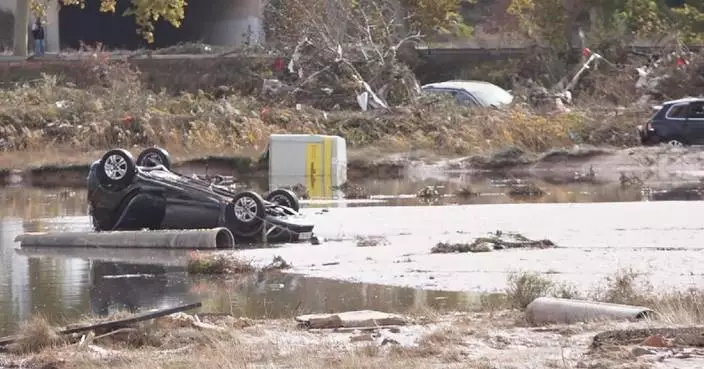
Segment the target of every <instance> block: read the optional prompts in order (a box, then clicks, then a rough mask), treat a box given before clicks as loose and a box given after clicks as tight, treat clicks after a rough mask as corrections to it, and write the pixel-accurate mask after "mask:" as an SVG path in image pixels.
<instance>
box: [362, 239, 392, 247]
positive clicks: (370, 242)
mask: <svg viewBox="0 0 704 369" xmlns="http://www.w3.org/2000/svg"><path fill="white" fill-rule="evenodd" d="M386 245H390V242H389V240H388V239H386V237H384V236H368V237H361V236H357V247H374V246H386Z"/></svg>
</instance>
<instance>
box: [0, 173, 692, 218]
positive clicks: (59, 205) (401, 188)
mask: <svg viewBox="0 0 704 369" xmlns="http://www.w3.org/2000/svg"><path fill="white" fill-rule="evenodd" d="M513 182H516V180H506V179H504V180H495V179H483V180H478V181H474V182H438V181H433V180H425V181H408V180H384V181H381V180H369V181H366V182H365V183H363V184H361V185H360V186H362V188H363V189H364V192H365V193H367V194H370V195H371V200H373V201H369V200H366V201H365V200H364V199H359V200H348V201H343V202H335V201H325V200H316V201H302V206H304V207H351V206H384V205H387V206H388V205H392V206H401V205H420V204H423V203H426V202H424V201H423V200H422V199H419V198H417V197H416V193H418V192H419V191H420V190H421V189H423V188H425V187H427V186H436V187H437V188H438V192H439V194H440V195H443V194H444V195H447V196H445V197H444V198H442V197H440V198H435V199H433V201H432V202H431V203H432V204H438V205H442V204H505V203H516V202H532V203H556V202H557V203H565V202H620V201H641V200H648V199H649V200H673V199H681V200H690V199H700V198H701V196H700V195H698V196H699V197H696V196H695V197H693V196H691V194H687V195H686V196H685V194H684V193H682V194H680V193H677V192H675V193H671V192H668V193H667V195H662V194H661V192H657V191H651V195H650V197H648V195H647V194H644V193H643V191H641V189H640V188H622V187H621V186H620V185H618V184H592V183H572V184H565V185H554V184H549V183H546V182H541V181H532V182H533V183H534V184H535V185H536V186H538V187H539V188H540V189H542V190H543V191H545V192H546V194H545V196H542V197H533V198H523V199H520V198H512V197H510V196H508V195H507V192H508V190H509V188H510V186H512V185H514V183H513ZM518 183H520V182H518ZM467 190H471V192H474V193H477V194H478V196H465V197H463V196H454V195H457V194H461V193H463V192H467ZM351 195H355V194H351ZM86 214H88V203H87V200H86V191H85V190H83V189H75V190H67V189H51V190H49V189H38V188H22V187H15V188H0V218H5V217H18V218H21V219H34V220H36V219H45V218H55V217H71V216H85V215H86Z"/></svg>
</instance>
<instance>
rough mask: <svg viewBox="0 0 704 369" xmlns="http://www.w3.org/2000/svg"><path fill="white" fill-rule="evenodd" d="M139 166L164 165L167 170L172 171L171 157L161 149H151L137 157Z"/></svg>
mask: <svg viewBox="0 0 704 369" xmlns="http://www.w3.org/2000/svg"><path fill="white" fill-rule="evenodd" d="M137 165H139V166H140V167H155V166H157V165H163V166H164V167H165V168H166V169H169V170H170V169H171V155H169V152H168V151H166V150H164V149H162V148H160V147H150V148H148V149H146V150H144V151H142V153H140V154H139V156H138V157H137Z"/></svg>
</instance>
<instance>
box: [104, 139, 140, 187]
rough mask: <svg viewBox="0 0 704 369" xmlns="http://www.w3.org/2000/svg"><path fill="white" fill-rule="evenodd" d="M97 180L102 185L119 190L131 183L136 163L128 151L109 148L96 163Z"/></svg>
mask: <svg viewBox="0 0 704 369" xmlns="http://www.w3.org/2000/svg"><path fill="white" fill-rule="evenodd" d="M97 169H98V173H97V174H98V181H99V182H100V184H101V185H102V186H105V187H107V188H109V189H112V190H121V189H123V188H125V187H127V186H129V185H130V183H132V180H133V179H134V176H135V174H136V170H137V165H136V163H135V161H134V157H133V156H132V154H130V152H129V151H127V150H123V149H115V150H110V151H108V152H106V153H105V155H103V157H102V158H101V159H100V162H99V163H98V168H97Z"/></svg>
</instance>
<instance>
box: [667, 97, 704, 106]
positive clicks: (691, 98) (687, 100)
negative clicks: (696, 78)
mask: <svg viewBox="0 0 704 369" xmlns="http://www.w3.org/2000/svg"><path fill="white" fill-rule="evenodd" d="M702 100H704V97H683V98H681V99H677V100H669V101H665V102H664V103H662V105H663V106H664V105H672V104H681V103H687V102H692V101H702Z"/></svg>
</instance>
